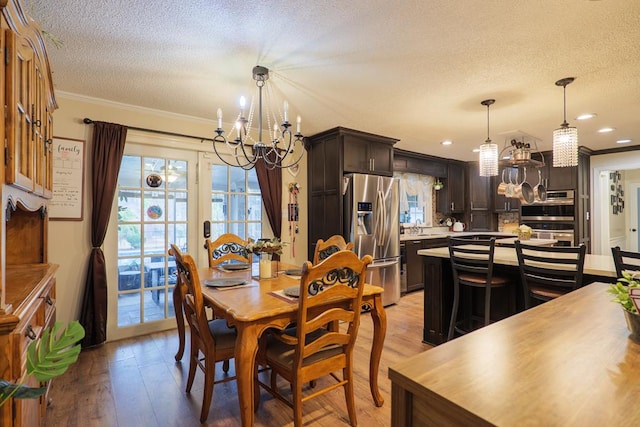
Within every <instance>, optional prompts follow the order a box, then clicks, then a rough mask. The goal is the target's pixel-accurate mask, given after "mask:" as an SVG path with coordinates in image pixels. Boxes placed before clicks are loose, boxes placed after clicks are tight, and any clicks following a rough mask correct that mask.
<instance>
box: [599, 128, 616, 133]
mask: <svg viewBox="0 0 640 427" xmlns="http://www.w3.org/2000/svg"><path fill="white" fill-rule="evenodd" d="M614 130H616V128H612V127H606V128H602V129H598V133H607V132H613V131H614Z"/></svg>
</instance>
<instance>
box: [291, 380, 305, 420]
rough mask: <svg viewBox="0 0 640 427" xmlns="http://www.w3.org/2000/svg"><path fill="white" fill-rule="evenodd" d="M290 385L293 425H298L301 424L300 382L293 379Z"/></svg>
mask: <svg viewBox="0 0 640 427" xmlns="http://www.w3.org/2000/svg"><path fill="white" fill-rule="evenodd" d="M291 386H292V391H293V396H292V400H293V425H294V426H295V427H299V426H301V425H302V383H300V382H299V381H297V380H296V379H294V381H293V382H292V383H291Z"/></svg>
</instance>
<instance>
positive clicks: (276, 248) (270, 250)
mask: <svg viewBox="0 0 640 427" xmlns="http://www.w3.org/2000/svg"><path fill="white" fill-rule="evenodd" d="M248 242H249V243H248V244H247V246H246V249H247V251H248V252H251V253H253V254H255V255H258V256H259V257H260V261H259V264H258V265H259V271H260V272H259V277H260V278H261V279H268V278H271V277H273V269H272V268H271V266H272V263H271V261H272V257H273V255H274V254H275V255H282V249H283V248H284V246H285V245H286V243H285V242H283V241H281V240H280V239H279V238H278V237H274V238H272V239H258V240H257V241H254V240H253V239H252V238H249V239H248ZM276 270H277V269H276Z"/></svg>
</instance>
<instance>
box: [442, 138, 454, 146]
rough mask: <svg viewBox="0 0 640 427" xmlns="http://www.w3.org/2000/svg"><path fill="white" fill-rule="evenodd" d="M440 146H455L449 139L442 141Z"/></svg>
mask: <svg viewBox="0 0 640 427" xmlns="http://www.w3.org/2000/svg"><path fill="white" fill-rule="evenodd" d="M440 144H442V145H451V144H453V141H451V140H448V139H447V140H444V141H442V142H441V143H440Z"/></svg>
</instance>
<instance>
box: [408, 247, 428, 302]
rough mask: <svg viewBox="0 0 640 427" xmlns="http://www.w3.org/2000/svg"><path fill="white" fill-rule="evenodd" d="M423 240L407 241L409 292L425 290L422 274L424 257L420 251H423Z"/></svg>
mask: <svg viewBox="0 0 640 427" xmlns="http://www.w3.org/2000/svg"><path fill="white" fill-rule="evenodd" d="M422 242H423V241H422V240H407V241H406V242H405V245H406V248H407V271H406V275H407V290H408V291H416V290H420V289H424V275H423V273H422V256H421V255H418V250H420V249H422Z"/></svg>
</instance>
